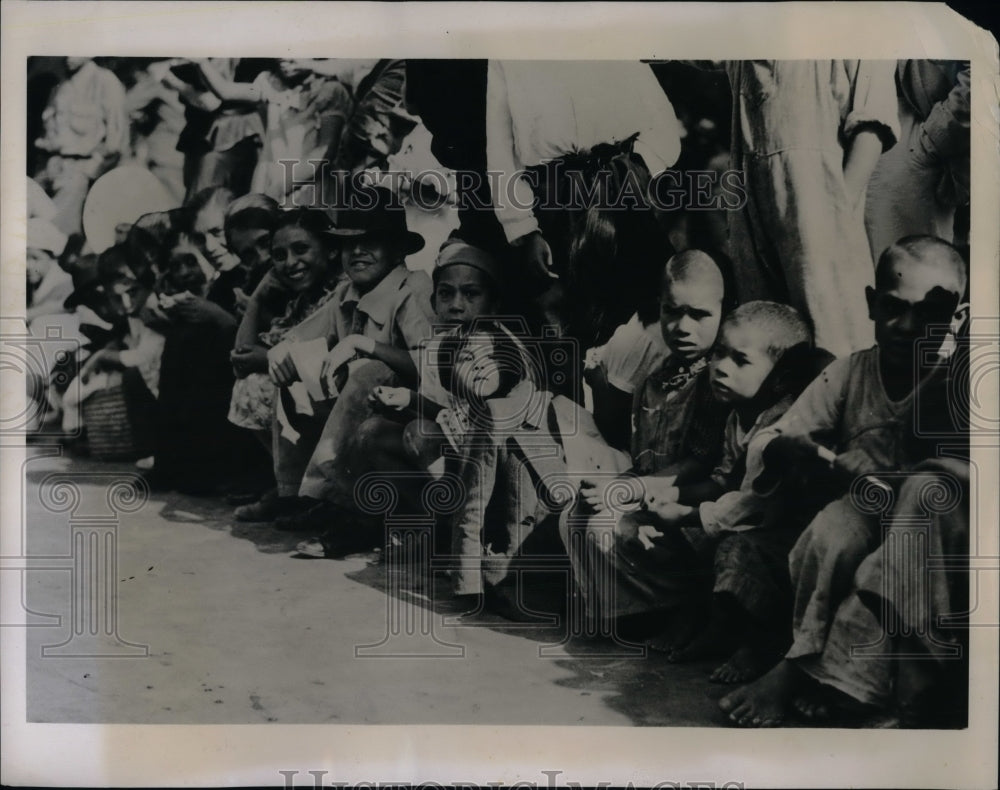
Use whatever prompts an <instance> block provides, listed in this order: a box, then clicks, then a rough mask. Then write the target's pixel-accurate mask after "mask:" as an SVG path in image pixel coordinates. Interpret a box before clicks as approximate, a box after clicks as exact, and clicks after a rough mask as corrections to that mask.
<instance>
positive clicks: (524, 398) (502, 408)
mask: <svg viewBox="0 0 1000 790" xmlns="http://www.w3.org/2000/svg"><path fill="white" fill-rule="evenodd" d="M551 401H552V393H550V392H548V391H546V390H540V389H538V388H537V387H536V386H535V385H534V384H533V383H532V382H531V381H530V380H528V379H525V380H523V381H521V382H519V383H518V384H516V385H515V386H514V388H513V389H512V390H511V391H510V392H509V393H508V394H507V395H506V396H504V397H503V398H495V399H492V400H490V401H489V404H490V412H491V415H492V417H493V420H494V422H495V423H497V424H500V425H502V426H505V427H506V428H507V429H508V430H509V429H510V427H511V426H512V425H513V424H514V421H515V419H517V418H520V426H521V427H522V428H528V429H529V430H539V429H542V428H547V427H548V425H547V422H546V415H547V414H548V408H549V403H550V402H551Z"/></svg>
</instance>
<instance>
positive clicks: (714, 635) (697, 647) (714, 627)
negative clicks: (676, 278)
mask: <svg viewBox="0 0 1000 790" xmlns="http://www.w3.org/2000/svg"><path fill="white" fill-rule="evenodd" d="M726 625H727V624H726V623H725V622H723V621H722V620H718V619H716V618H712V619H711V620H709V621H708V625H707V626H706V627H705V630H703V631H702V632H701V633H699V634H697V635H696V636H695V637H694V639H692V640H690V641H689V642H688V643H687V644H685V645H681V646H678V647H676V648H674V649H673V650H671V651H670V652H669V653H667V661H670V662H671V663H676V664H680V663H684V662H686V661H699V660H701V659H703V658H714V657H718V656H724V655H726V653H727V652H729V651H730V650H732V649H733V648H734V647H735V645H734V644H733V632H732V629H730V628H727V627H726Z"/></svg>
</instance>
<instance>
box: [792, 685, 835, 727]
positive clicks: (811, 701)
mask: <svg viewBox="0 0 1000 790" xmlns="http://www.w3.org/2000/svg"><path fill="white" fill-rule="evenodd" d="M792 707H793V708H795V710H796V712H797V713H798V714H799V715H800V716H801V717H802V718H803V719H806V720H807V721H812V722H820V721H828V720H829V718H830V707H829V706H828V705H827V700H826V696H825V695H824V694H823V691H822V690H821V689H818V688H817V689H812V690H811V691H810V692H807V693H804V694H799V695H798V696H796V697H795V699H793V700H792Z"/></svg>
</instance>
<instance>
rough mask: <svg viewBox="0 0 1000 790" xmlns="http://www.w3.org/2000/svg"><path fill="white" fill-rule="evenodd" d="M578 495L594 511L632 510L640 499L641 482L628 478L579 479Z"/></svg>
mask: <svg viewBox="0 0 1000 790" xmlns="http://www.w3.org/2000/svg"><path fill="white" fill-rule="evenodd" d="M580 497H581V499H583V501H584V502H586V503H587V505H589V506H590V508H591V509H592V510H593V511H594V512H595V513H603V512H604V511H605V510H607V509H608V508H614V509H615V510H618V511H627V510H634V509H635V507H632V506H634V505H638V503H639V502H641V501H642V488H641V483H638V481H635V480H632V479H629V478H621V477H619V478H614V479H612V480H601V481H598V482H596V483H595V482H594V481H592V480H581V481H580Z"/></svg>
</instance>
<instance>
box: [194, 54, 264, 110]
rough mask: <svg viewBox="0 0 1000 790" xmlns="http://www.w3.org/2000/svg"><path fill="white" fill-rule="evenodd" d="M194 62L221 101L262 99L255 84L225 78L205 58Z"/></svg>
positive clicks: (257, 100)
mask: <svg viewBox="0 0 1000 790" xmlns="http://www.w3.org/2000/svg"><path fill="white" fill-rule="evenodd" d="M195 62H196V63H197V64H198V68H199V69H201V73H202V76H203V77H204V78H205V82H207V83H208V87H209V88H211V89H212V93H214V94H215V95H216V96H218V97H219V98H220V99H222V100H223V101H245V102H259V101H263V98H264V97H263V95H262V94H261V91H260V89H259V88H257V86H256V85H253V84H251V83H249V82H233V81H232V80H227V79H226V78H225V77H223V76H222V75H221V74H219V72H218V71H217V70H216V68H215V67H214V66H213V65H212V64H211V63H209V62H208V61H207V60H205V59H202V60H198V61H195Z"/></svg>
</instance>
